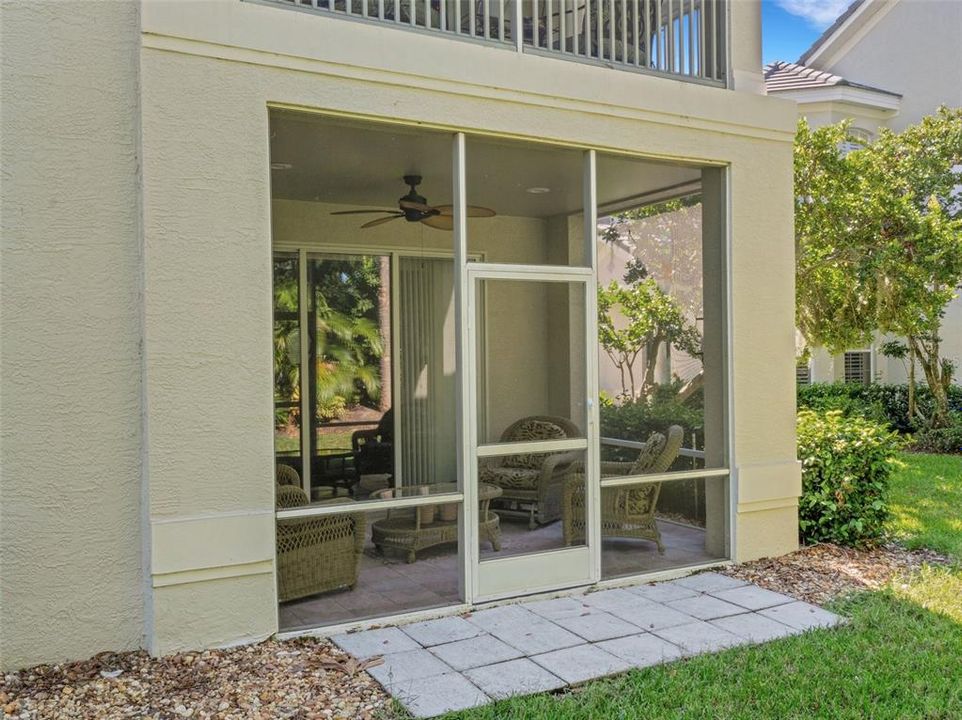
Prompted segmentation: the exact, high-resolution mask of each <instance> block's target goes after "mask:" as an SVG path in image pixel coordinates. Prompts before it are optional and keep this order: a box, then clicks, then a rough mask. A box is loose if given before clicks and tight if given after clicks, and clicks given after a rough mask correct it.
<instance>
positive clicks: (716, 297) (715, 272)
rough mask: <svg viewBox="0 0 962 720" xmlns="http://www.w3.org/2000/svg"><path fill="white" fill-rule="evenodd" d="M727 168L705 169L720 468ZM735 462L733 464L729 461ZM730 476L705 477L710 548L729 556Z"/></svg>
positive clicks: (707, 344) (714, 448)
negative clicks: (727, 479) (728, 479)
mask: <svg viewBox="0 0 962 720" xmlns="http://www.w3.org/2000/svg"><path fill="white" fill-rule="evenodd" d="M725 175H726V170H725V169H724V168H705V169H704V170H703V171H702V302H703V304H704V310H703V314H704V331H703V339H702V344H703V354H702V368H703V370H702V371H703V372H704V392H705V420H704V422H705V430H704V442H705V448H704V450H705V467H706V468H720V467H724V466H725V465H726V464H728V463H730V462H731V459H730V458H726V455H728V454H729V452H730V450H729V443H728V422H727V415H728V412H730V409H729V407H728V405H729V403H728V397H729V395H728V387H729V382H728V377H727V376H728V372H727V368H728V362H727V355H728V343H727V337H728V332H727V329H726V327H727V318H726V316H727V315H728V312H727V309H726V306H727V303H726V302H725V298H726V292H727V291H726V287H727V284H728V283H726V282H725V277H726V274H727V266H728V263H727V262H726V252H725V248H726V247H727V245H728V233H727V231H726V228H727V216H728V213H727V212H726V207H727V190H726V182H725ZM729 467H732V466H731V465H729ZM728 485H729V482H728V481H726V479H725V478H705V507H706V517H705V549H706V550H707V551H708V552H709V553H711V554H712V555H715V556H723V555H724V556H727V555H728V551H729V535H730V533H729V532H728V527H727V526H728V525H729V524H730V516H731V509H730V502H729V490H728Z"/></svg>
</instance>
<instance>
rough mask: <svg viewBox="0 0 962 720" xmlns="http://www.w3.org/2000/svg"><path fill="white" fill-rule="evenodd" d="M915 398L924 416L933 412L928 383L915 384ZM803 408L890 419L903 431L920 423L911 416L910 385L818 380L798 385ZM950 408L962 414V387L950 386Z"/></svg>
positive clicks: (896, 427)
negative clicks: (810, 383) (820, 381)
mask: <svg viewBox="0 0 962 720" xmlns="http://www.w3.org/2000/svg"><path fill="white" fill-rule="evenodd" d="M915 399H916V403H917V405H918V408H919V410H920V411H921V413H922V415H923V416H926V417H927V416H928V415H930V414H931V412H932V394H931V393H930V392H929V389H928V388H927V387H926V386H925V385H918V386H916V388H915ZM798 407H799V409H803V408H804V409H810V410H822V411H827V410H840V411H842V413H843V414H844V415H846V416H861V417H865V418H869V419H870V420H875V421H877V422H887V423H888V424H889V425H891V427H892V429H893V430H897V431H898V432H900V433H903V434H904V433H910V432H914V431H915V430H916V429H917V427H916V424H915V422H914V421H913V420H912V419H910V418H909V390H908V385H883V384H881V383H873V384H871V385H862V384H860V383H815V384H813V385H799V386H798ZM949 408H950V411H951V412H953V413H954V414H956V415H958V416H959V417H960V418H962V387H960V386H959V385H953V386H952V387H950V388H949Z"/></svg>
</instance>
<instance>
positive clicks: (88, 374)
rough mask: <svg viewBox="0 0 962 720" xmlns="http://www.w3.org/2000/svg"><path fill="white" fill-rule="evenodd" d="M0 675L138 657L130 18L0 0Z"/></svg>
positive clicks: (130, 11) (134, 102)
mask: <svg viewBox="0 0 962 720" xmlns="http://www.w3.org/2000/svg"><path fill="white" fill-rule="evenodd" d="M0 18H2V40H0V45H2V58H3V70H2V71H3V79H2V86H3V89H2V99H0V107H2V110H0V113H2V114H0V120H2V124H0V129H2V159H0V167H2V168H3V176H2V209H0V214H2V233H3V244H2V283H0V325H2V338H3V339H2V348H0V360H2V362H0V367H2V370H0V395H2V414H0V668H2V667H18V666H23V665H30V664H33V663H37V662H41V661H60V660H65V659H69V658H78V657H87V656H89V655H91V654H93V653H96V652H100V651H102V650H107V649H112V650H123V649H129V648H136V647H139V646H140V645H141V643H142V637H143V618H144V613H143V592H142V562H141V554H142V544H141V533H140V524H141V518H140V470H141V461H140V449H141V410H142V405H141V398H140V392H141V387H140V371H141V367H140V362H141V357H140V283H141V273H140V232H139V222H140V210H139V180H138V160H139V158H138V144H139V138H138V128H137V122H138V121H137V115H138V54H139V9H138V7H137V5H136V4H134V3H89V4H85V5H83V6H82V8H81V6H79V5H77V4H72V5H69V6H68V5H63V4H59V3H47V2H41V3H27V2H16V3H3V4H2V5H0Z"/></svg>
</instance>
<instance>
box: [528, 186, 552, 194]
mask: <svg viewBox="0 0 962 720" xmlns="http://www.w3.org/2000/svg"><path fill="white" fill-rule="evenodd" d="M525 192H529V193H531V194H532V195H547V194H548V193H549V192H551V188H546V187H529V188H527V189H526V190H525Z"/></svg>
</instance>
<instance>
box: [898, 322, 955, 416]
mask: <svg viewBox="0 0 962 720" xmlns="http://www.w3.org/2000/svg"><path fill="white" fill-rule="evenodd" d="M909 340H910V342H913V343H915V344H916V349H917V355H918V359H919V365H921V366H922V372H923V373H924V374H925V382H926V384H927V385H928V386H929V392H930V393H932V416H931V417H930V418H929V425H930V427H934V428H940V427H948V425H949V393H948V384H949V383H950V382H951V380H952V376H951V374H948V373H947V372H946V370H947V368H946V367H944V366H943V364H942V358H940V357H939V339H938V336H933V337H932V339H931V340H930V341H929V342H928V343H926V342H925V341H924V340H923V339H922V338H909Z"/></svg>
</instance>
